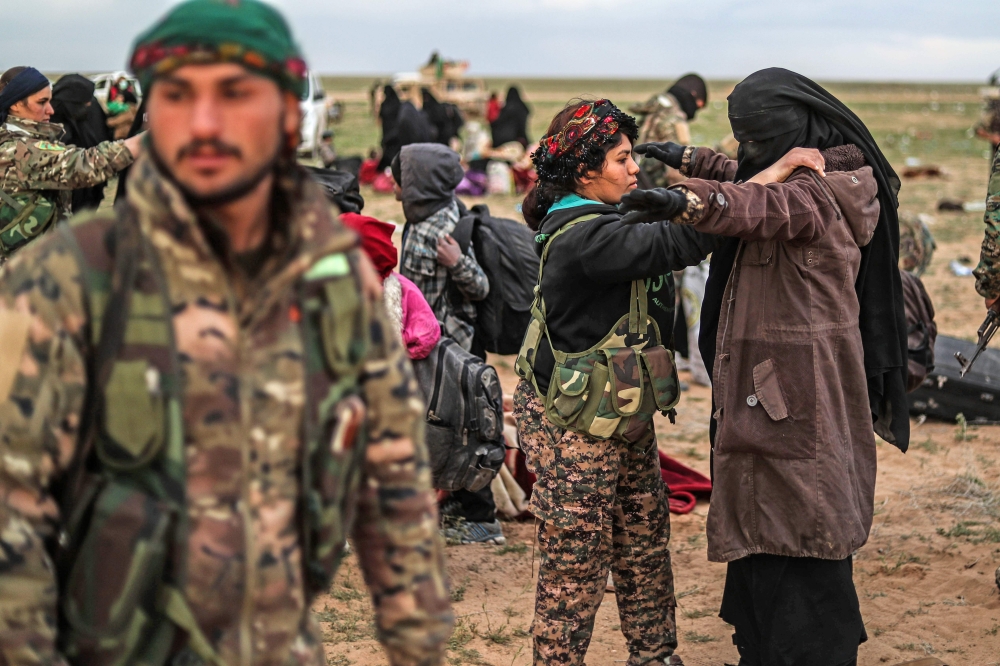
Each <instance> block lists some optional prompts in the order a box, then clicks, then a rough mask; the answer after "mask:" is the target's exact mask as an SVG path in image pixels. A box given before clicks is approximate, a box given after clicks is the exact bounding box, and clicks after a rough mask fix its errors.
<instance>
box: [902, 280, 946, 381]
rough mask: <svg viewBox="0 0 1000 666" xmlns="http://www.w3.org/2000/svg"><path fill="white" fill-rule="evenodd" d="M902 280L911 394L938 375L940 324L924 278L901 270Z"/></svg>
mask: <svg viewBox="0 0 1000 666" xmlns="http://www.w3.org/2000/svg"><path fill="white" fill-rule="evenodd" d="M899 279H900V281H901V282H902V285H903V306H904V309H905V311H906V338H907V344H906V346H907V357H908V358H907V370H908V373H907V374H908V378H907V391H915V390H916V389H917V388H919V387H920V385H921V384H923V383H924V379H925V378H926V377H927V376H928V375H929V374H930V373H932V372H934V343H935V341H936V340H937V324H936V323H935V322H934V304H933V303H931V298H930V296H928V295H927V290H926V289H924V283H923V282H922V281H921V280H920V278H918V277H917V276H916V275H914V274H912V273H908V272H907V271H904V270H902V269H900V271H899Z"/></svg>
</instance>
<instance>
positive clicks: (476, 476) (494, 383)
mask: <svg viewBox="0 0 1000 666" xmlns="http://www.w3.org/2000/svg"><path fill="white" fill-rule="evenodd" d="M413 370H414V372H415V373H416V375H417V381H418V382H419V384H420V388H421V390H422V391H423V393H424V398H425V399H426V402H427V449H428V452H429V453H430V459H431V475H432V478H433V481H434V487H435V488H437V489H438V490H462V489H465V490H471V491H473V492H475V491H477V490H481V489H482V488H485V487H486V485H487V484H489V482H490V481H492V480H493V477H494V476H496V474H497V472H499V471H500V465H502V464H503V461H504V457H505V456H506V453H507V451H506V448H505V446H504V439H503V394H502V393H501V390H500V379H499V378H498V377H497V371H496V370H494V369H493V366H491V365H487V364H486V363H484V362H483V361H482V359H480V358H479V357H478V356H473V355H472V354H470V353H469V352H467V351H465V350H464V349H462V347H461V346H460V345H459V344H458V343H457V342H455V341H454V340H452V339H450V338H441V341H440V342H439V343H438V344H437V346H436V347H435V348H434V350H433V351H432V352H431V354H430V356H428V357H427V358H425V359H420V360H416V361H413Z"/></svg>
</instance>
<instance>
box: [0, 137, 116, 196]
mask: <svg viewBox="0 0 1000 666" xmlns="http://www.w3.org/2000/svg"><path fill="white" fill-rule="evenodd" d="M5 150H6V151H9V152H10V153H11V154H9V155H7V156H6V157H7V159H6V160H4V161H5V162H8V163H9V164H11V165H12V166H11V167H10V168H9V169H8V170H7V172H6V173H5V174H4V181H3V183H4V184H5V185H16V186H17V187H18V188H19V189H23V190H75V189H78V188H81V187H93V186H94V185H100V184H101V183H103V182H105V181H106V180H108V179H109V178H111V177H112V176H114V175H115V174H116V173H118V172H119V171H121V170H122V169H124V168H125V167H127V166H128V165H130V164H132V162H133V157H132V153H131V152H129V149H128V148H126V147H125V144H124V143H123V142H121V141H105V142H104V143H101V144H98V145H96V146H94V147H93V148H77V147H75V146H67V145H64V144H61V143H56V142H50V141H43V140H40V139H19V140H17V141H14V142H11V143H9V144H8V146H5Z"/></svg>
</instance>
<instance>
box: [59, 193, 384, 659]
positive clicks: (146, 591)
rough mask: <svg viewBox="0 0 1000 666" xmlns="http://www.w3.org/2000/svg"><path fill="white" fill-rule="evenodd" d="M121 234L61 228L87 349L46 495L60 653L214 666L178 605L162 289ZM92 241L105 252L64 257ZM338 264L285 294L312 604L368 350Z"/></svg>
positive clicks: (168, 325)
mask: <svg viewBox="0 0 1000 666" xmlns="http://www.w3.org/2000/svg"><path fill="white" fill-rule="evenodd" d="M135 218H136V216H135V214H134V212H133V211H132V209H131V208H126V211H125V214H124V215H123V214H122V212H119V213H118V215H117V221H116V222H114V223H108V224H106V225H104V226H103V228H101V227H100V226H99V225H100V223H96V224H93V223H92V224H90V225H79V224H74V225H73V226H72V227H71V226H69V225H63V226H62V227H60V232H61V233H63V234H65V235H66V236H67V240H68V241H69V245H70V247H71V248H74V251H75V252H76V253H77V260H78V261H79V265H80V266H81V267H83V269H84V274H85V292H86V301H87V304H88V307H89V313H90V342H91V353H90V354H89V360H90V365H89V367H88V381H89V386H88V397H87V404H86V405H85V408H84V412H83V422H82V423H81V429H80V433H81V435H80V437H81V438H80V442H81V447H80V451H79V453H78V457H77V460H76V461H75V463H74V466H73V467H72V469H71V473H70V474H69V475H68V479H69V481H68V482H67V484H66V488H64V489H63V490H62V492H61V500H62V505H63V511H64V513H63V517H64V520H65V521H66V522H65V523H64V524H65V529H64V531H63V532H62V534H61V535H60V538H59V544H58V550H57V554H56V562H57V568H58V570H59V577H60V603H61V607H60V627H59V639H60V650H61V651H62V653H63V654H65V655H66V656H67V657H68V658H69V659H70V660H71V661H72V662H74V663H80V664H88V666H89V665H91V664H102V665H103V664H108V665H110V664H114V665H119V664H120V665H122V666H124V665H126V664H128V665H129V666H132V665H142V666H160V665H162V664H165V663H168V660H169V663H171V664H183V665H184V666H196V665H199V664H206V665H208V664H210V665H213V666H224V665H223V663H222V661H221V660H220V658H219V657H218V655H217V654H216V653H215V651H214V650H213V648H212V645H211V643H210V642H209V640H208V639H207V638H206V637H205V636H204V634H203V632H202V631H201V629H200V628H199V627H198V624H197V622H196V621H195V618H194V616H193V614H192V612H191V609H190V608H189V606H188V603H187V601H186V599H185V596H184V594H183V592H182V590H183V589H184V584H185V563H184V562H183V561H178V560H183V559H184V557H185V555H186V553H187V537H188V524H187V522H188V512H187V507H186V465H185V450H184V449H185V445H184V441H185V438H184V422H183V418H182V399H183V388H184V387H183V385H182V384H183V380H182V376H181V373H180V366H179V361H178V353H177V348H176V342H175V340H174V329H173V321H172V313H171V307H170V300H169V297H168V291H167V285H166V282H165V279H164V276H163V273H162V271H161V269H160V266H159V262H158V260H157V255H156V252H155V250H154V249H153V248H152V247H151V245H150V244H149V241H148V239H147V238H146V237H145V236H144V235H143V234H142V233H141V232H140V230H139V225H138V222H137V220H136V219H135ZM87 226H89V227H90V231H81V229H83V228H84V227H87ZM95 226H97V227H98V229H96V232H97V233H100V234H102V235H103V239H102V240H103V241H104V242H100V243H95V242H91V243H80V242H78V235H79V234H80V233H88V234H89V233H95V229H94V227H95ZM108 241H112V242H108ZM350 262H351V259H350V258H349V256H348V255H346V254H344V253H334V254H330V255H327V256H326V257H324V258H322V259H320V260H319V261H318V262H317V263H316V264H315V265H314V266H313V268H312V269H311V270H310V271H309V272H308V273H306V274H305V276H304V277H303V278H301V279H300V280H299V283H298V286H297V290H298V306H299V308H300V312H301V323H300V325H299V326H300V329H301V333H302V339H303V349H304V352H305V354H304V363H305V366H306V367H305V385H306V396H307V397H306V407H305V412H304V420H305V423H304V427H303V433H304V439H303V447H304V451H303V452H302V454H301V463H302V474H301V488H302V495H303V497H302V499H301V506H300V507H299V515H300V516H302V517H303V518H302V522H303V524H302V527H301V530H302V546H303V553H304V558H303V559H304V565H305V580H306V585H307V587H308V590H309V591H310V592H312V593H315V592H318V591H321V590H325V589H327V588H328V587H329V584H330V582H331V581H332V578H333V574H334V572H335V571H336V569H337V566H338V564H339V563H340V560H341V558H342V555H343V548H344V542H345V537H346V535H347V532H348V530H349V528H350V525H351V523H352V521H353V515H354V508H355V504H354V501H353V498H354V496H355V495H356V494H357V493H356V489H357V486H358V484H359V481H360V474H361V464H362V461H363V458H364V453H365V440H364V436H363V432H364V428H363V427H362V425H363V422H364V404H363V403H362V401H361V400H360V398H359V397H358V392H359V386H358V374H359V371H360V367H361V364H362V362H363V359H364V358H365V356H366V354H367V352H368V349H369V346H370V337H369V335H370V334H369V329H368V326H367V313H366V311H365V310H366V304H365V301H364V298H363V297H362V296H361V295H360V285H358V284H357V282H356V279H355V277H354V275H355V273H354V271H352V270H351V268H352V267H351V265H350Z"/></svg>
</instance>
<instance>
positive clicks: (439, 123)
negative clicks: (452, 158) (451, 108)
mask: <svg viewBox="0 0 1000 666" xmlns="http://www.w3.org/2000/svg"><path fill="white" fill-rule="evenodd" d="M420 96H421V99H422V106H423V109H422V111H423V112H424V116H425V117H426V118H427V121H428V122H430V124H431V125H433V126H434V137H433V138H432V139H431V140H432V141H436V142H438V143H441V144H444V145H446V146H447V145H448V140H449V139H450V138H451V132H450V130H451V121H450V120H449V119H448V112H447V111H445V109H444V105H443V104H441V102H439V101H437V98H436V97H434V94H433V93H432V92H431V91H430V90H429V89H427V88H421V89H420Z"/></svg>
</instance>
